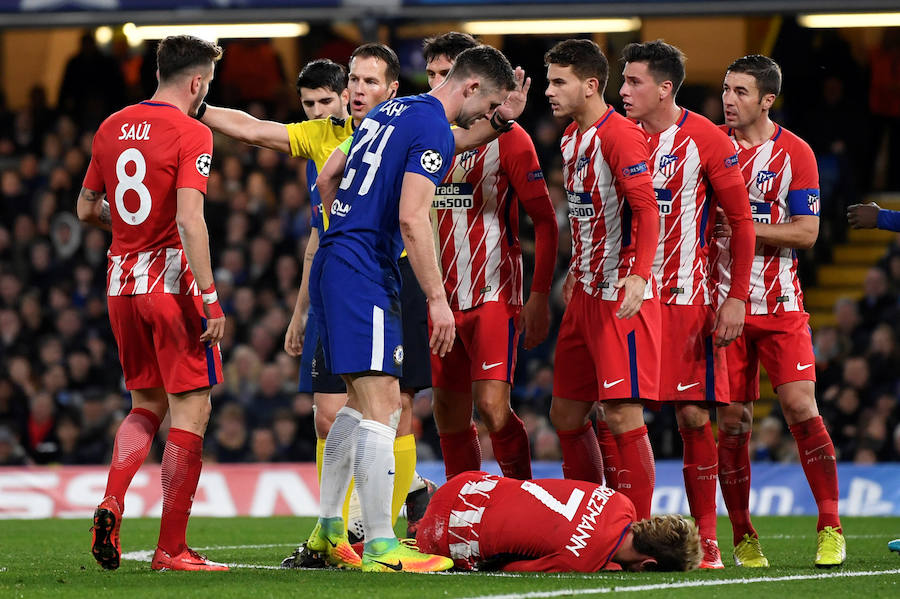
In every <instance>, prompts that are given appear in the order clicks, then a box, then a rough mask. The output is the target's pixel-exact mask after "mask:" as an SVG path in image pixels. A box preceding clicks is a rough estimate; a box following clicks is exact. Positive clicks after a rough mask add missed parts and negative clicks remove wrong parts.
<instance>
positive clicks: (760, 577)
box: [0, 517, 900, 599]
mask: <svg viewBox="0 0 900 599" xmlns="http://www.w3.org/2000/svg"><path fill="white" fill-rule="evenodd" d="M313 522H314V520H313V519H311V518H233V519H216V518H195V519H193V520H192V521H191V525H190V529H189V531H188V539H189V540H190V541H191V543H192V545H193V546H195V547H196V548H198V549H201V550H202V551H203V552H205V553H206V554H208V555H209V557H210V558H211V559H214V560H217V561H225V562H228V563H231V564H237V566H236V567H234V568H233V569H232V570H231V572H221V573H219V572H153V571H151V570H150V564H149V559H150V557H149V556H150V550H151V549H152V548H154V546H155V542H156V536H157V532H158V521H157V520H154V519H147V518H142V519H132V520H127V519H126V520H125V521H124V522H123V524H122V540H123V551H124V552H125V556H124V557H125V558H126V559H124V560H123V562H122V566H121V567H120V568H119V569H118V570H117V571H114V572H107V571H104V570H101V569H100V567H99V566H98V565H97V564H96V563H95V562H94V560H93V558H92V557H91V554H90V548H89V546H90V533H89V532H88V528H89V527H90V521H89V519H84V520H37V521H35V520H6V521H2V522H0V597H2V598H14V597H16V598H17V597H24V598H30V597H54V598H62V597H91V598H94V597H97V596H108V597H121V598H123V599H137V598H142V597H147V598H153V599H160V598H162V597H179V598H181V597H214V598H215V599H227V598H231V597H234V598H246V597H252V598H253V599H261V598H264V597H302V598H323V599H324V598H334V599H351V598H356V597H359V598H367V599H375V598H381V597H389V598H395V597H396V598H402V597H415V598H416V599H427V598H431V597H446V598H456V597H466V598H468V597H473V598H474V597H497V596H505V597H509V598H513V597H534V598H537V597H566V596H578V597H591V596H605V595H608V594H610V593H612V592H616V593H623V592H624V593H627V595H626V596H627V597H644V596H656V597H666V598H667V599H668V598H685V599H687V598H690V599H697V598H698V597H727V598H728V599H737V598H743V597H748V598H750V597H752V598H754V599H761V598H766V597H779V599H782V598H783V599H788V598H789V599H798V598H801V597H817V598H818V599H831V598H832V597H860V598H864V599H873V598H876V597H900V555H898V554H896V553H890V552H889V551H888V549H887V542H888V541H890V540H891V539H894V538H897V537H900V518H844V520H843V525H844V531H845V534H846V535H847V547H848V552H847V553H848V557H847V562H846V564H844V567H843V568H839V569H833V570H818V569H816V568H814V567H813V565H812V562H813V557H814V554H815V518H811V517H769V518H762V517H760V518H756V519H755V520H754V524H755V525H756V527H757V529H758V530H759V532H760V535H761V540H762V544H763V548H764V550H765V552H766V555H767V556H768V558H769V561H770V563H772V565H773V566H772V567H771V568H768V569H765V570H745V569H739V568H736V567H734V566H732V565H731V555H730V550H729V549H728V548H727V547H728V546H729V545H730V543H729V541H730V539H731V532H730V527H729V524H728V520H727V518H720V519H719V538H720V539H721V540H722V545H723V548H724V549H725V550H724V552H723V553H724V554H725V555H724V559H725V563H726V568H725V570H719V571H702V572H690V573H678V574H673V573H642V574H625V573H598V574H559V575H555V574H521V575H519V574H516V575H511V574H509V575H496V574H493V575H492V574H487V573H485V574H477V573H469V574H430V575H426V574H419V575H416V574H363V573H360V572H342V571H309V570H307V571H298V570H279V569H277V568H276V567H277V566H278V564H279V563H280V561H281V559H282V558H283V557H284V556H286V555H288V554H289V553H290V552H291V550H292V549H293V547H294V546H295V545H296V544H297V543H298V542H299V541H300V540H302V538H303V537H305V535H306V534H308V533H309V531H310V530H311V528H312V525H313ZM403 525H404V523H403V522H402V520H401V522H399V523H398V530H400V529H401V527H402V526H403ZM129 554H131V555H130V556H129ZM129 557H131V559H128V558H129ZM136 558H143V559H144V560H146V561H140V560H139V559H136Z"/></svg>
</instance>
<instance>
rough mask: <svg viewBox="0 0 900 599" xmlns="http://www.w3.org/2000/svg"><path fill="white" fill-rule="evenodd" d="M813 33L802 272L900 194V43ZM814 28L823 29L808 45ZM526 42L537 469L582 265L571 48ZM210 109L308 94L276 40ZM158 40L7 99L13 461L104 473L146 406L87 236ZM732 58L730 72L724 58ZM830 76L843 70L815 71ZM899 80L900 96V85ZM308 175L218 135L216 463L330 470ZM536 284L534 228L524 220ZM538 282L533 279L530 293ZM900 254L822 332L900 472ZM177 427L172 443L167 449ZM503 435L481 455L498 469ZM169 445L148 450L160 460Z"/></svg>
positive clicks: (104, 54)
mask: <svg viewBox="0 0 900 599" xmlns="http://www.w3.org/2000/svg"><path fill="white" fill-rule="evenodd" d="M797 31H801V32H802V35H803V36H806V37H804V38H803V39H797V38H798V36H799V34H797V32H796V31H792V30H791V28H790V26H787V27H786V28H785V29H783V31H782V35H781V37H780V38H779V42H778V43H777V44H776V47H775V51H774V52H773V54H774V58H776V60H779V61H780V62H781V64H782V67H783V69H784V71H785V76H786V78H785V87H784V93H783V101H782V102H780V103H779V105H778V109H777V114H775V115H774V117H775V118H776V119H777V120H778V121H779V122H781V123H782V124H784V125H785V126H787V127H788V128H791V129H793V130H794V131H796V132H797V133H799V134H800V135H801V136H802V137H804V138H805V139H807V140H808V141H809V143H810V144H811V145H812V147H813V149H814V151H815V152H816V155H817V159H818V161H819V168H820V177H821V186H822V199H823V202H822V225H821V233H820V237H819V242H818V243H817V245H816V248H815V249H814V250H810V251H809V252H803V253H802V255H801V256H800V261H801V271H802V280H803V284H804V286H806V287H808V286H810V285H813V284H814V283H815V269H814V266H815V264H817V263H818V262H822V261H827V260H828V259H829V253H830V248H831V247H832V245H833V244H834V243H836V242H838V241H841V240H842V239H843V238H844V237H845V235H846V220H845V217H844V212H845V207H846V206H847V205H848V204H851V203H855V202H857V201H859V200H860V199H861V198H864V197H865V196H866V194H868V193H869V192H872V191H900V169H897V168H888V165H893V164H896V163H897V161H898V160H900V148H898V146H900V94H898V93H896V92H897V90H896V89H895V87H896V85H897V81H898V73H900V38H898V36H897V35H896V33H897V32H896V31H893V32H892V30H890V29H888V30H886V31H887V32H888V33H886V34H885V36H884V39H883V41H882V43H881V45H880V46H879V47H877V48H874V49H873V50H872V53H871V54H870V55H869V56H868V57H867V59H866V60H865V61H861V60H859V59H858V58H855V57H854V54H853V53H852V52H851V51H850V50H849V48H848V47H847V44H846V42H844V41H843V40H842V39H841V38H840V37H839V36H837V35H836V34H835V33H834V32H829V31H821V32H816V33H812V32H810V31H808V30H797ZM810 36H817V37H815V39H809V37H810ZM539 39H540V43H535V41H534V40H535V38H525V37H521V36H520V37H519V38H516V37H509V38H505V42H504V46H503V48H502V49H503V50H504V51H506V53H507V54H508V55H509V56H510V58H511V59H512V60H513V62H514V63H519V64H522V65H523V66H524V67H525V68H526V70H527V71H528V72H529V73H530V75H531V76H532V77H533V78H534V85H533V89H532V94H531V97H530V106H529V108H528V110H527V112H526V114H525V115H524V116H523V119H522V122H523V124H524V126H525V127H526V129H527V130H528V131H529V132H530V133H531V134H532V136H533V138H534V141H535V145H536V147H537V150H538V155H539V158H540V160H541V163H542V166H543V168H544V170H545V173H546V180H547V182H548V186H549V188H550V191H551V197H552V199H553V201H554V204H555V206H556V208H557V214H558V217H559V227H560V247H559V256H558V263H557V273H556V279H555V280H556V285H555V287H554V301H553V310H554V325H553V327H552V329H551V334H550V337H549V338H548V341H547V342H545V343H544V344H542V345H541V346H539V347H538V348H536V349H533V350H531V351H524V350H523V349H521V348H520V354H519V362H518V367H517V370H516V378H515V387H514V389H513V402H514V407H515V409H516V410H517V412H518V413H519V414H520V415H521V416H522V418H523V420H524V421H525V423H526V426H527V429H528V433H529V437H530V439H531V445H532V457H533V459H536V460H558V459H560V453H559V445H558V440H557V437H556V434H555V432H554V431H553V429H552V427H551V426H550V425H549V422H548V417H547V415H548V410H549V405H550V396H551V390H552V382H553V371H552V362H553V360H552V357H553V345H554V341H555V338H556V329H557V327H558V324H559V320H560V317H561V314H562V310H563V306H562V303H561V301H560V299H559V287H560V285H561V283H562V280H563V278H564V274H565V268H566V265H567V262H568V258H569V255H570V243H571V242H570V239H569V234H568V231H569V227H568V221H567V217H566V202H565V194H564V192H563V188H562V181H561V178H562V174H561V167H560V159H559V150H558V140H559V136H560V132H561V124H560V123H557V122H556V121H554V120H553V119H552V118H551V117H549V115H548V110H547V105H546V101H545V100H544V99H543V97H542V93H543V87H544V84H545V82H544V78H543V67H542V65H541V55H542V54H543V52H544V50H546V48H549V46H550V45H552V43H554V42H555V41H556V39H554V38H539ZM223 46H224V47H225V56H224V59H223V61H222V63H221V64H220V65H219V67H218V70H217V78H216V80H215V82H214V84H213V86H212V88H211V91H210V96H209V97H208V100H209V102H210V103H213V104H217V105H224V106H230V107H236V108H242V109H245V110H247V111H249V112H250V113H251V114H253V115H254V116H257V117H259V118H266V119H272V120H275V121H280V122H291V121H297V120H302V118H303V117H302V113H301V112H300V110H299V102H298V100H297V97H296V92H295V91H294V89H293V80H294V78H295V77H296V73H288V72H285V69H284V68H283V67H282V65H281V62H280V61H279V58H278V55H277V54H276V52H274V51H273V50H272V48H271V47H270V45H269V42H267V41H265V40H263V41H233V42H231V43H228V42H224V43H223ZM352 48H353V45H352V44H350V43H349V42H345V41H343V40H339V39H335V40H330V41H328V43H317V44H316V45H315V47H313V48H310V51H309V52H308V54H307V55H306V56H304V60H309V59H312V58H318V57H323V56H324V57H328V58H333V59H334V60H337V61H339V62H344V63H346V60H347V57H348V56H349V53H350V51H352ZM608 54H609V55H610V57H611V63H612V68H611V71H612V73H611V80H610V85H609V89H608V90H607V98H608V100H609V101H610V102H611V103H612V104H613V105H614V106H619V100H618V94H617V91H618V86H619V83H620V81H619V78H620V77H619V75H618V72H617V71H619V69H618V68H617V67H616V62H615V58H616V51H615V49H613V48H610V49H609V52H608ZM153 57H154V47H153V44H152V43H147V44H146V45H145V47H144V48H137V49H133V48H129V47H128V46H127V45H122V44H120V43H117V41H115V40H114V41H113V42H112V43H111V44H108V45H106V46H104V47H102V48H99V47H98V46H97V44H96V43H95V42H94V38H93V36H92V35H91V34H86V35H85V36H84V38H83V42H82V48H81V50H80V51H79V52H78V53H77V54H76V55H74V56H73V57H72V58H71V60H70V61H69V62H68V65H67V67H66V69H65V75H64V78H63V81H62V83H61V86H60V92H59V97H57V98H50V97H47V96H48V94H47V93H46V92H45V90H44V89H43V88H42V87H35V88H33V89H32V90H31V93H30V96H29V98H30V99H29V104H28V106H27V107H25V108H23V109H20V110H14V111H13V110H10V109H8V108H7V106H6V102H5V100H4V94H3V90H0V465H21V464H50V463H59V464H101V463H106V462H108V460H109V454H110V452H111V450H112V445H113V439H114V434H115V431H116V428H117V426H118V423H119V421H120V420H121V419H122V418H123V417H124V415H125V414H126V413H127V411H128V410H129V409H130V401H129V397H128V394H127V392H126V391H125V390H124V388H123V387H122V380H121V370H120V367H119V364H118V358H117V348H116V344H115V340H114V339H113V337H112V333H111V331H110V328H109V323H108V319H107V313H106V295H105V281H106V249H107V247H108V244H109V238H108V236H107V234H105V233H104V232H102V231H99V230H96V229H91V228H88V227H83V226H82V225H81V224H80V223H79V222H78V220H77V218H76V217H75V214H74V206H75V199H76V197H77V195H78V191H79V189H80V186H81V182H82V178H83V176H84V172H85V170H86V168H87V165H88V162H89V160H90V153H91V140H92V134H93V131H94V130H95V129H96V127H97V125H98V124H99V123H100V121H101V120H102V119H103V118H104V117H105V116H106V115H108V114H109V113H111V112H112V111H114V110H116V109H118V108H120V107H122V106H124V105H126V104H130V103H133V102H136V101H139V100H141V99H145V98H148V97H150V95H152V93H153V90H154V89H155V64H154V59H153ZM725 64H727V61H726V62H725ZM808 65H825V66H826V67H827V68H810V67H809V66H808ZM690 79H691V76H690V62H688V84H686V85H685V87H684V89H683V90H682V91H681V93H680V94H679V104H681V105H682V106H685V107H687V108H689V109H692V110H696V111H698V112H701V113H703V114H705V115H706V116H708V117H709V118H711V119H712V120H713V121H715V122H722V116H721V114H722V109H721V101H720V98H719V90H717V89H714V88H710V87H706V86H691V85H690V84H689V83H690ZM891 86H894V87H891ZM424 89H425V85H424V74H412V73H408V72H407V73H405V75H404V77H403V79H402V80H401V92H402V93H417V92H420V91H424ZM306 184H307V182H306V181H305V172H304V168H303V165H302V163H301V162H300V161H297V160H292V159H290V158H288V157H285V156H282V155H279V154H277V153H275V152H272V151H268V150H262V149H258V148H252V147H248V146H244V145H242V144H239V143H236V142H233V141H230V140H228V139H225V138H221V137H219V136H217V137H216V139H215V150H214V160H213V168H212V171H211V173H210V177H209V189H208V194H207V197H206V218H207V223H208V226H209V233H210V245H211V251H212V257H213V265H214V269H215V280H216V285H217V288H218V292H219V297H220V298H221V300H222V303H223V307H224V309H225V312H226V314H227V316H228V330H227V334H226V337H225V339H224V341H223V342H222V346H221V347H222V353H223V358H224V365H225V383H224V384H222V385H219V386H217V387H215V388H214V390H213V393H212V402H213V414H212V417H211V420H210V424H209V429H208V432H207V436H206V440H205V446H204V450H205V456H204V459H206V460H209V461H216V462H230V463H234V462H273V461H313V460H314V451H315V434H314V431H313V414H312V398H311V396H309V395H306V394H300V393H297V392H296V389H297V373H298V363H297V361H296V360H294V359H292V358H290V357H289V356H288V355H287V354H285V353H284V351H283V350H282V345H283V340H284V332H285V329H286V327H287V324H288V321H289V319H290V314H291V310H292V307H293V305H294V302H295V298H296V293H297V288H298V285H299V277H300V272H301V264H300V259H301V256H302V255H303V250H304V247H305V244H306V240H307V236H308V234H309V227H310V211H309V201H308V197H307V192H306V189H307V187H306ZM520 222H522V223H523V224H522V232H521V238H522V245H523V249H524V256H525V272H526V273H530V272H531V271H532V266H533V262H532V258H533V243H532V240H533V234H532V232H531V230H530V226H529V225H530V223H529V221H528V219H527V217H523V218H522V219H521V221H520ZM529 284H530V279H528V278H526V281H525V286H526V287H525V288H526V293H527V289H528V286H529ZM898 297H900V242H898V243H897V244H896V245H895V246H893V247H892V248H891V249H890V250H889V252H888V253H887V255H885V256H884V258H883V260H882V261H881V262H880V263H879V264H878V265H877V266H875V267H873V268H872V269H871V270H870V271H869V273H868V275H867V276H866V279H865V284H864V296H863V298H862V299H860V300H858V301H857V300H855V299H840V300H838V302H837V304H836V305H835V307H834V310H835V318H834V322H835V323H836V324H835V325H834V326H825V327H820V328H818V329H817V330H815V332H814V345H815V353H816V369H817V375H818V379H819V381H818V384H817V397H818V400H819V405H820V410H821V411H822V413H823V415H824V417H825V420H826V422H827V424H828V426H829V429H830V431H831V434H832V436H833V438H834V442H835V446H836V449H837V452H838V456H839V458H838V459H839V460H842V461H855V462H859V463H871V462H875V461H888V460H900V426H898V417H900V409H898V397H900V391H898V382H900V350H898V344H897V334H898V328H897V325H898V322H900V321H898V312H900V304H898ZM768 407H772V410H771V412H769V411H768V409H766V410H764V413H765V412H768V415H765V416H764V417H762V418H760V419H759V420H758V421H757V425H756V430H755V432H754V436H753V450H752V451H753V456H754V458H755V459H756V460H765V461H791V460H794V459H796V456H795V455H794V452H795V451H796V449H795V444H794V443H793V442H792V441H791V440H790V437H789V436H788V435H787V434H786V427H785V425H784V422H783V419H782V418H781V417H780V414H779V413H778V408H777V404H776V405H774V406H767V408H768ZM414 412H415V426H416V433H417V438H418V451H419V454H418V455H419V459H420V460H428V459H440V445H439V442H438V436H437V431H436V429H435V425H434V421H433V419H432V416H431V405H430V394H429V391H424V392H422V393H420V394H419V395H418V396H417V399H416V403H415V406H414ZM646 419H647V421H648V426H649V428H650V430H651V439H652V442H653V446H654V452H655V454H656V456H657V458H660V459H664V458H671V457H678V456H680V455H681V446H680V444H681V440H680V437H679V435H678V434H677V430H676V425H675V419H674V414H673V413H672V411H671V409H669V408H662V409H661V410H659V411H652V410H648V411H647V413H646ZM165 426H166V425H165V423H164V426H163V429H162V430H161V432H160V436H161V437H162V438H164V435H165ZM490 447H491V444H490V442H489V441H488V439H487V435H486V432H485V437H484V439H483V442H482V451H483V452H484V455H485V459H490V458H491V457H492V456H491V453H490ZM161 448H162V445H161V444H159V443H158V444H157V447H155V449H154V450H153V451H152V452H151V458H150V459H151V460H158V459H159V457H160V455H161Z"/></svg>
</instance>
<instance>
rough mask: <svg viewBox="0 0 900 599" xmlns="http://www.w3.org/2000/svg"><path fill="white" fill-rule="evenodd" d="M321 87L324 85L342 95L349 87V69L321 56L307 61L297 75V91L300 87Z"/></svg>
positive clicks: (298, 91)
mask: <svg viewBox="0 0 900 599" xmlns="http://www.w3.org/2000/svg"><path fill="white" fill-rule="evenodd" d="M301 87H305V88H306V89H319V88H320V87H324V88H326V89H330V90H331V91H333V92H335V93H336V94H338V95H340V93H341V92H342V91H344V90H345V89H347V70H346V69H345V68H344V65H340V64H338V63H336V62H334V61H333V60H330V59H328V58H319V59H316V60H313V61H311V62H308V63H306V66H305V67H303V68H302V69H301V70H300V74H299V75H298V76H297V93H300V88H301Z"/></svg>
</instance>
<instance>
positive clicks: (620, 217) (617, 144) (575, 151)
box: [560, 107, 659, 301]
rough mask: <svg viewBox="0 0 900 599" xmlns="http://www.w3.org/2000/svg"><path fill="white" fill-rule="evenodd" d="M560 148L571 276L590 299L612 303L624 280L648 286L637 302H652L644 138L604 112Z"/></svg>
mask: <svg viewBox="0 0 900 599" xmlns="http://www.w3.org/2000/svg"><path fill="white" fill-rule="evenodd" d="M560 147H561V149H562V157H563V178H564V180H565V185H566V195H567V196H568V200H569V223H570V225H571V227H572V264H571V265H570V268H569V270H570V272H571V273H572V274H573V275H574V276H575V278H576V280H577V281H578V282H580V283H581V284H582V286H583V287H584V291H585V293H587V294H589V295H591V296H592V297H601V298H602V299H604V300H609V301H616V300H618V299H619V291H620V290H619V289H616V288H614V287H613V286H614V285H615V284H616V283H617V282H618V281H619V279H622V278H625V277H626V276H628V275H630V274H637V275H639V276H641V277H643V278H644V280H646V281H647V282H648V283H650V284H649V285H647V286H646V288H645V292H644V299H649V298H651V297H653V295H654V289H655V287H656V284H655V281H654V280H653V279H652V278H651V273H650V268H651V266H652V263H653V255H654V252H655V251H656V245H657V241H658V238H659V216H658V215H659V212H658V209H657V207H656V200H655V196H654V194H653V185H652V181H651V178H650V171H649V168H648V166H647V160H648V159H649V150H648V147H647V139H646V136H645V135H644V132H643V131H642V130H641V129H640V128H639V127H638V126H637V125H635V124H634V123H633V122H631V121H629V120H628V119H626V118H625V117H623V116H622V115H620V114H618V113H617V112H616V111H615V110H613V108H612V107H609V109H608V110H607V111H606V112H605V113H604V114H603V116H602V117H601V118H600V120H598V121H597V122H596V123H595V124H594V125H592V126H591V127H589V128H588V129H587V130H586V131H584V132H583V133H579V132H578V125H577V124H576V123H574V122H573V123H572V124H570V125H569V127H568V128H567V129H566V132H565V133H564V134H563V137H562V141H561V142H560ZM639 221H640V222H639Z"/></svg>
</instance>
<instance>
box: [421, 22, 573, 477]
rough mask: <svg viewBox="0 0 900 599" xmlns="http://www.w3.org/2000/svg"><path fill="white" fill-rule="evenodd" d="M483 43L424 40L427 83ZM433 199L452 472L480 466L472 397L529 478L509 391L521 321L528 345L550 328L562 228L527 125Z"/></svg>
mask: <svg viewBox="0 0 900 599" xmlns="http://www.w3.org/2000/svg"><path fill="white" fill-rule="evenodd" d="M477 45H478V42H477V41H476V40H475V38H473V37H472V36H470V35H467V34H464V33H457V32H450V33H446V34H444V35H441V36H438V37H436V38H431V39H429V40H426V43H425V47H424V54H425V64H426V68H427V75H428V83H429V85H430V86H431V87H432V88H433V87H436V86H438V85H440V83H441V82H442V81H443V80H444V77H446V75H447V73H448V72H449V70H450V68H451V67H452V65H453V62H454V61H455V60H456V56H457V55H458V54H459V53H460V52H462V51H463V50H466V49H468V48H472V47H475V46H477ZM519 202H521V203H522V206H523V207H524V208H525V211H526V212H527V213H528V216H529V217H531V219H532V221H533V222H534V230H535V267H534V278H533V280H532V284H531V293H530V295H529V297H528V302H527V303H526V304H525V307H524V308H523V307H522V303H523V302H522V299H523V298H522V249H521V247H520V246H519V206H518V204H519ZM433 208H434V211H435V215H436V216H435V220H436V222H435V226H436V229H437V245H438V252H439V256H440V263H441V270H442V271H443V279H444V289H445V291H446V292H447V298H448V300H449V302H450V307H451V308H452V309H453V313H454V316H455V318H456V332H457V337H456V341H455V343H454V344H453V348H452V349H451V350H450V351H449V352H448V353H447V354H446V355H445V356H444V357H443V358H441V357H439V356H437V355H434V354H432V356H431V372H432V381H433V383H434V419H435V423H436V424H437V427H438V432H439V433H440V437H441V452H442V454H443V456H444V466H445V469H446V474H447V478H448V479H449V478H452V477H453V476H455V475H457V474H459V473H460V472H465V471H467V470H480V469H481V448H480V446H479V443H478V432H477V430H476V429H475V425H474V423H473V422H472V405H473V399H474V404H475V406H477V408H478V414H479V416H480V417H481V419H482V421H483V422H484V423H485V426H486V427H487V429H488V432H489V433H490V436H491V445H492V446H493V452H494V456H495V457H496V459H497V462H498V463H499V464H500V468H501V470H502V471H503V474H504V475H505V476H508V477H510V478H518V479H523V480H527V479H529V478H531V452H530V450H529V444H528V434H527V433H526V431H525V425H524V424H523V423H522V420H521V419H520V418H519V417H518V416H517V415H516V414H515V413H514V412H513V411H512V408H511V406H510V401H509V392H510V386H511V385H512V379H513V373H514V372H515V364H516V347H517V345H518V338H519V332H520V330H521V329H522V328H523V327H524V328H525V347H526V348H530V347H533V346H535V345H537V344H539V343H541V342H542V341H543V340H544V338H545V337H546V336H547V331H548V328H549V313H550V307H549V302H548V294H549V292H550V285H551V283H552V279H553V269H554V267H555V265H556V247H557V241H558V230H557V226H556V215H555V214H554V212H553V205H552V204H551V203H550V195H549V193H548V191H547V186H546V185H545V183H544V176H543V173H542V171H541V167H540V165H539V163H538V159H537V154H536V152H535V149H534V144H533V143H532V141H531V138H530V137H529V136H528V134H527V133H526V132H525V130H524V129H522V128H521V127H520V126H519V125H513V127H512V129H511V130H509V131H507V132H505V133H503V134H502V135H500V137H498V138H497V139H495V140H494V141H492V142H491V143H489V144H487V145H484V146H480V147H478V148H475V149H472V150H468V151H466V152H463V153H462V154H459V155H457V156H456V157H455V159H454V161H453V164H452V166H451V167H450V170H449V172H448V174H447V177H446V178H445V179H444V182H443V184H441V185H438V187H437V190H436V193H435V197H434V202H433Z"/></svg>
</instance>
